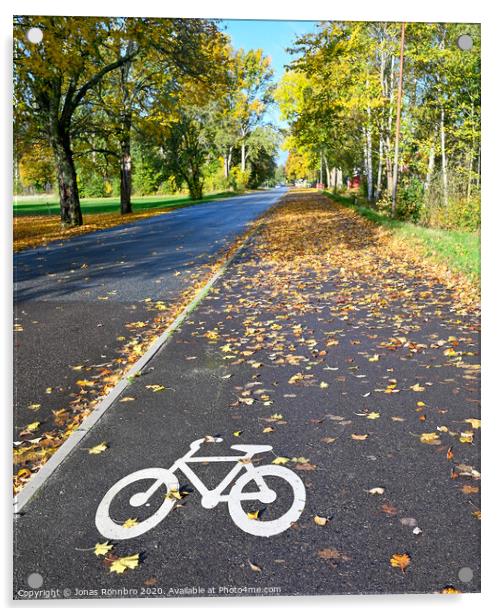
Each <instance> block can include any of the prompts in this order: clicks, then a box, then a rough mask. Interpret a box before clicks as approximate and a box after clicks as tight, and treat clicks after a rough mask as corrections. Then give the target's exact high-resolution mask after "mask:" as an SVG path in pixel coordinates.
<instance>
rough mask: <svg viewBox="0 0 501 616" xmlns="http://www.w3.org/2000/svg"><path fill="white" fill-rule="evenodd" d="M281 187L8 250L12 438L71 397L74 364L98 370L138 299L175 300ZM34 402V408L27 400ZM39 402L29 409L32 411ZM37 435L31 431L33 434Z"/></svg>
mask: <svg viewBox="0 0 501 616" xmlns="http://www.w3.org/2000/svg"><path fill="white" fill-rule="evenodd" d="M285 190H286V189H274V190H269V191H260V192H256V193H252V194H248V195H243V196H239V197H234V198H230V199H222V200H220V201H211V202H209V203H206V204H199V205H196V206H191V207H187V208H181V209H176V210H174V211H172V212H169V213H166V214H160V215H158V216H154V217H152V218H148V219H144V220H141V221H139V222H135V223H133V224H127V225H123V226H119V227H114V228H112V229H106V230H103V231H97V232H94V233H89V234H86V235H82V236H78V237H75V238H72V239H68V240H65V241H63V242H53V243H51V244H49V245H48V246H44V247H40V248H34V249H28V250H24V251H22V252H20V253H17V254H15V255H14V309H15V330H16V331H15V340H14V344H15V366H14V370H15V396H14V402H15V408H14V434H13V438H14V440H20V436H19V433H20V432H21V431H22V429H23V428H24V427H25V426H26V425H28V424H31V423H32V422H37V421H38V422H40V423H41V427H42V428H43V429H45V430H47V429H50V428H51V427H53V418H54V416H53V414H52V411H54V410H60V409H63V408H67V407H68V405H69V404H70V402H71V401H72V400H73V399H74V398H75V396H78V391H79V389H80V388H79V387H78V386H76V385H75V381H76V380H77V379H78V378H82V377H81V376H79V374H78V373H75V372H74V371H73V370H72V368H71V366H76V365H84V366H87V367H95V370H99V369H102V366H106V365H109V364H110V363H111V362H112V361H113V359H114V358H116V357H117V354H118V352H119V347H120V346H121V343H120V342H119V341H117V339H118V340H121V339H123V338H124V337H130V331H129V330H128V329H127V328H126V325H127V323H130V322H138V321H144V322H148V321H149V320H150V319H151V318H152V313H151V311H149V310H148V309H147V307H146V306H145V303H144V301H143V300H144V299H146V298H151V299H152V300H153V301H156V300H161V301H163V302H165V303H166V304H169V302H176V300H177V298H178V297H179V295H180V293H182V292H183V291H184V290H185V289H187V288H188V287H189V286H190V283H191V279H192V275H193V274H195V273H197V272H203V270H204V268H207V267H208V266H210V264H211V263H212V262H213V261H214V259H215V258H216V257H217V256H218V255H219V254H220V253H221V252H222V251H224V250H225V249H227V248H228V247H229V246H230V245H231V243H232V241H233V240H234V239H235V237H236V236H238V235H239V234H240V233H242V232H243V231H245V228H246V225H247V224H248V223H250V222H251V221H252V220H253V219H255V218H256V217H257V216H259V215H260V214H262V213H263V212H264V211H265V210H267V209H268V208H269V207H270V206H271V205H272V204H273V203H275V202H276V201H277V199H279V198H280V196H281V195H283V193H284V191H285ZM33 405H35V406H33ZM33 408H35V409H36V410H35V411H33V410H32V409H33ZM35 436H36V435H35Z"/></svg>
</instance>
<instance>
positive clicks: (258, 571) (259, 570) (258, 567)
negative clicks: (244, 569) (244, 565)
mask: <svg viewBox="0 0 501 616" xmlns="http://www.w3.org/2000/svg"><path fill="white" fill-rule="evenodd" d="M247 562H248V563H249V567H250V568H251V569H252V571H254V572H255V573H261V571H262V569H261V567H260V566H259V565H256V564H255V563H252V562H251V561H250V560H249V561H247Z"/></svg>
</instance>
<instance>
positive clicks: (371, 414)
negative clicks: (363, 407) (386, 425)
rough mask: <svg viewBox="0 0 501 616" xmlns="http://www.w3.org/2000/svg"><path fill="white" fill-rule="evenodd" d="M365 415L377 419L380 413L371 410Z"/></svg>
mask: <svg viewBox="0 0 501 616" xmlns="http://www.w3.org/2000/svg"><path fill="white" fill-rule="evenodd" d="M366 417H367V419H379V417H381V415H380V414H379V413H377V412H376V411H372V413H369V414H368V415H366Z"/></svg>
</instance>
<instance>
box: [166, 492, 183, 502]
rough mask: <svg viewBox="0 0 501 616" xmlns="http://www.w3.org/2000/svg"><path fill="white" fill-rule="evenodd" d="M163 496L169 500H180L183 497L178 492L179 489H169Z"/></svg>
mask: <svg viewBox="0 0 501 616" xmlns="http://www.w3.org/2000/svg"><path fill="white" fill-rule="evenodd" d="M165 498H170V499H171V500H181V499H182V498H183V497H182V495H181V494H180V493H179V490H169V491H168V492H167V494H166V495H165Z"/></svg>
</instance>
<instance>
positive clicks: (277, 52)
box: [221, 19, 318, 164]
mask: <svg viewBox="0 0 501 616" xmlns="http://www.w3.org/2000/svg"><path fill="white" fill-rule="evenodd" d="M316 23H318V22H315V21H273V20H252V19H249V20H240V19H224V20H222V23H221V29H223V30H224V31H225V32H226V34H228V35H229V36H230V37H231V41H232V44H233V47H235V48H237V49H239V48H242V49H245V50H246V51H248V50H249V49H262V50H263V51H264V53H265V54H266V55H267V56H271V60H272V66H273V70H274V71H275V81H279V80H280V77H281V76H282V75H283V74H284V72H285V65H286V64H288V63H290V61H291V59H292V57H291V55H290V54H288V53H287V51H286V49H287V47H292V45H293V43H294V41H295V39H296V37H297V36H301V35H303V34H306V33H308V32H313V31H314V30H315V25H316ZM266 119H267V120H268V121H271V122H273V123H274V124H280V122H279V112H278V109H277V108H276V107H274V108H272V109H270V111H269V113H268V114H267V118H266ZM286 158H287V153H286V152H280V155H279V161H278V162H279V164H283V163H284V162H285V159H286Z"/></svg>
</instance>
